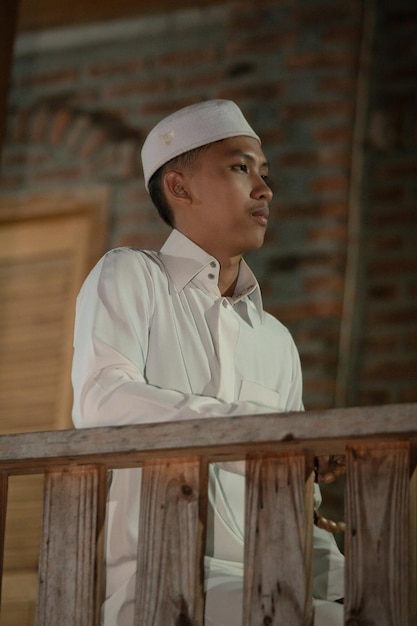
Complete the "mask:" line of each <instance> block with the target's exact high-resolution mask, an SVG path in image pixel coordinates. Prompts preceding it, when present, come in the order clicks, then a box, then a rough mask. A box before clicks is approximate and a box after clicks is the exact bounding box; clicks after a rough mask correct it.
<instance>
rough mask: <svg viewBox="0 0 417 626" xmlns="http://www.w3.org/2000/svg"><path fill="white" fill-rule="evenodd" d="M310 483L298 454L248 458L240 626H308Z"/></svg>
mask: <svg viewBox="0 0 417 626" xmlns="http://www.w3.org/2000/svg"><path fill="white" fill-rule="evenodd" d="M312 521H313V494H312V480H309V481H308V482H307V484H306V465H305V458H304V455H302V454H294V455H283V456H280V457H265V456H262V455H254V456H250V457H249V458H248V460H247V469H246V525H245V583H244V585H245V587H244V620H243V622H244V626H257V625H258V624H268V626H281V625H282V624H291V626H310V624H311V623H312V606H311V583H310V581H311V558H312V557H311V543H312V542H311V535H312Z"/></svg>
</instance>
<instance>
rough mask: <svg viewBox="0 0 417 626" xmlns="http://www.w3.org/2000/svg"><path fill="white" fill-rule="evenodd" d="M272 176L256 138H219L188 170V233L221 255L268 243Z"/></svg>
mask: <svg viewBox="0 0 417 626" xmlns="http://www.w3.org/2000/svg"><path fill="white" fill-rule="evenodd" d="M267 175H268V163H267V161H266V158H265V155H264V153H263V151H262V149H261V146H260V145H259V142H258V141H256V139H253V138H252V137H232V138H230V139H224V140H223V141H219V142H216V143H213V144H212V145H211V146H209V148H208V149H207V150H205V151H203V152H202V153H201V154H200V155H199V157H198V164H197V167H196V168H195V169H194V170H193V171H192V172H189V173H186V174H185V186H186V188H187V189H188V191H189V193H190V197H191V199H192V203H191V205H190V207H189V211H188V212H187V218H186V225H185V228H184V230H183V232H184V234H185V235H187V236H188V237H189V238H190V239H192V240H193V241H194V242H195V243H197V245H199V246H200V247H201V248H203V249H204V250H206V251H207V252H209V253H210V254H212V255H213V256H215V257H216V258H217V259H219V260H221V259H225V258H227V257H230V258H231V257H235V256H241V255H242V254H244V253H245V252H248V251H249V250H255V249H257V248H259V247H260V246H262V244H263V241H264V237H265V231H266V226H267V223H268V215H269V208H268V203H269V202H270V201H271V199H272V191H271V189H270V188H269V186H268V184H267V183H266V178H267ZM180 229H181V228H180ZM185 231H188V232H185Z"/></svg>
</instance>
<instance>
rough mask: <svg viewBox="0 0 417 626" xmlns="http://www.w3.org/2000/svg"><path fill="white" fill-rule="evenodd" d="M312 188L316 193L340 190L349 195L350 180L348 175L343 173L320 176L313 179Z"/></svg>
mask: <svg viewBox="0 0 417 626" xmlns="http://www.w3.org/2000/svg"><path fill="white" fill-rule="evenodd" d="M310 189H311V191H314V192H315V193H332V192H335V191H339V192H341V193H343V194H344V195H347V193H348V189H349V181H348V179H347V177H346V176H342V175H336V174H334V175H333V176H320V177H317V178H315V179H314V180H312V181H311V183H310Z"/></svg>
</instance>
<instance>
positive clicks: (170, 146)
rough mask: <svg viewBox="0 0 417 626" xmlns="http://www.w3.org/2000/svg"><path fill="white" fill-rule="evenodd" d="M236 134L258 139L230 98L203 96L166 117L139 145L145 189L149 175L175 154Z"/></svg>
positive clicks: (235, 135)
mask: <svg viewBox="0 0 417 626" xmlns="http://www.w3.org/2000/svg"><path fill="white" fill-rule="evenodd" d="M239 135H245V136H248V137H253V138H254V139H257V140H258V141H259V143H261V140H260V139H259V137H258V135H257V134H256V133H255V132H254V130H253V129H252V128H251V127H250V126H249V124H248V122H247V121H246V119H245V117H244V116H243V113H242V111H241V110H240V109H239V107H238V106H237V104H235V103H234V102H232V101H230V100H206V101H204V102H199V103H197V104H192V105H191V106H188V107H185V108H183V109H180V110H179V111H176V112H175V113H172V114H171V115H169V116H168V117H165V118H164V119H163V120H161V121H160V122H159V123H158V124H157V125H156V126H154V128H153V129H152V130H151V131H150V133H149V135H148V136H147V138H146V139H145V143H144V144H143V147H142V153H141V156H142V166H143V172H144V175H145V186H146V189H148V183H149V180H150V178H151V177H152V175H153V174H154V173H155V172H156V171H157V170H158V169H159V168H160V167H162V165H164V164H165V163H168V161H170V160H171V159H173V158H174V157H177V156H179V155H180V154H184V152H188V151H189V150H193V149H194V148H199V147H200V146H205V145H206V144H208V143H213V142H214V141H219V140H220V139H227V138H228V137H237V136H239Z"/></svg>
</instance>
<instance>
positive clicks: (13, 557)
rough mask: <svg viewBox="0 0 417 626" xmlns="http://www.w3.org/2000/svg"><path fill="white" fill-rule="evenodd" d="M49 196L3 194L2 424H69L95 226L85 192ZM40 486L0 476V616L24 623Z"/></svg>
mask: <svg viewBox="0 0 417 626" xmlns="http://www.w3.org/2000/svg"><path fill="white" fill-rule="evenodd" d="M32 200H33V199H32ZM54 200H55V206H56V207H57V209H56V213H55V214H54V209H53V206H54ZM57 200H59V198H57V197H56V195H55V196H54V197H53V198H44V202H43V203H42V202H33V201H32V202H31V201H30V199H28V200H27V203H25V202H23V203H22V202H20V203H19V205H18V206H17V205H16V206H15V211H13V210H12V209H13V207H12V208H11V207H10V205H9V204H7V206H5V207H4V208H5V210H4V211H3V220H1V219H0V431H1V432H2V433H17V432H25V431H42V430H54V429H62V428H71V427H72V423H71V404H72V392H71V381H70V370H71V359H72V335H73V323H74V307H75V299H76V295H77V293H78V290H79V288H80V285H81V283H82V280H83V279H84V277H85V275H86V273H87V271H88V270H89V269H90V267H91V265H92V263H93V262H94V261H95V260H96V259H95V258H93V256H96V257H97V256H98V254H99V249H102V247H103V243H104V242H103V232H104V231H103V228H102V227H98V224H97V219H100V220H102V215H101V216H100V215H99V214H98V212H97V210H92V207H94V208H97V206H96V205H95V204H94V202H93V203H92V207H88V206H87V205H88V203H87V205H86V204H85V203H84V204H83V203H80V202H79V199H77V198H73V202H72V203H71V202H70V203H68V200H67V201H66V202H64V203H63V204H61V205H60V204H59V202H57ZM12 204H13V203H12ZM42 207H43V211H42ZM58 207H61V208H58ZM62 207H64V209H65V210H62ZM0 209H1V204H0ZM99 213H100V212H99ZM0 214H1V211H0ZM5 215H6V216H7V218H5ZM100 234H101V241H100V242H97V237H99V238H100ZM92 251H93V253H92ZM100 252H101V250H100ZM42 489H43V483H42V479H41V477H40V476H26V477H23V476H22V477H20V476H12V477H10V479H9V501H8V514H7V523H6V547H5V563H4V577H3V592H2V608H1V616H0V625H1V626H31V625H32V624H33V623H34V622H33V619H34V609H35V599H36V590H37V582H36V581H37V563H38V552H39V548H38V545H39V534H40V523H41V511H42Z"/></svg>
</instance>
